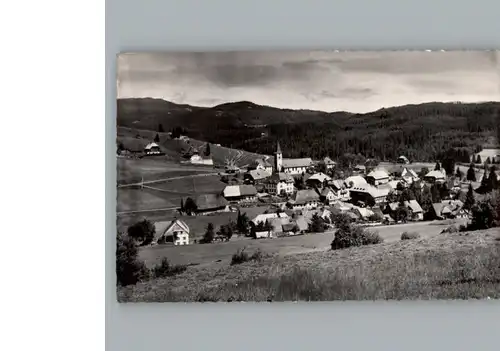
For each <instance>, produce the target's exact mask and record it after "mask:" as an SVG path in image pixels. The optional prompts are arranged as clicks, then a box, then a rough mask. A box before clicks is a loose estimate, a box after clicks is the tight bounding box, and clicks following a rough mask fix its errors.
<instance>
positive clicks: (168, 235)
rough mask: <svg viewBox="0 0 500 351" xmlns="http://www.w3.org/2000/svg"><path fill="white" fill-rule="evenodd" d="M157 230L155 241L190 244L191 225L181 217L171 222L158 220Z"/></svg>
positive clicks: (159, 242)
mask: <svg viewBox="0 0 500 351" xmlns="http://www.w3.org/2000/svg"><path fill="white" fill-rule="evenodd" d="M155 231H156V238H155V242H157V243H158V244H166V243H171V244H174V245H189V227H188V225H187V224H186V223H185V222H183V221H181V220H180V219H175V220H173V221H171V222H157V223H155Z"/></svg>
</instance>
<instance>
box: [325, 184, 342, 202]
mask: <svg viewBox="0 0 500 351" xmlns="http://www.w3.org/2000/svg"><path fill="white" fill-rule="evenodd" d="M321 198H322V200H326V201H328V203H331V202H332V201H335V200H338V199H339V197H338V196H337V194H336V192H335V191H333V189H332V188H330V187H325V188H323V190H322V191H321Z"/></svg>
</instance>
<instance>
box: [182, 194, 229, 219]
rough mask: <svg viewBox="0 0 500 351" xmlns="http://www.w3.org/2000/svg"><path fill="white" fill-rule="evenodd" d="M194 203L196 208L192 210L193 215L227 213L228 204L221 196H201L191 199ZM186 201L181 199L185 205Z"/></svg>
mask: <svg viewBox="0 0 500 351" xmlns="http://www.w3.org/2000/svg"><path fill="white" fill-rule="evenodd" d="M191 199H192V200H193V201H194V203H195V205H196V208H195V209H193V214H194V215H206V214H210V213H217V212H228V211H229V202H228V201H227V200H226V199H225V198H224V197H223V196H222V194H201V195H198V196H196V197H191ZM186 200H187V198H186V199H183V202H184V204H186Z"/></svg>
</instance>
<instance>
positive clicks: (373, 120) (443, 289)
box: [110, 50, 500, 303]
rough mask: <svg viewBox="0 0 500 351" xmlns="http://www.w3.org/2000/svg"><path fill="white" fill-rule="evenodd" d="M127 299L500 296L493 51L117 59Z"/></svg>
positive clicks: (498, 118) (499, 166) (120, 261)
mask: <svg viewBox="0 0 500 351" xmlns="http://www.w3.org/2000/svg"><path fill="white" fill-rule="evenodd" d="M116 79H117V106H116V107H117V116H116V130H117V135H116V162H117V179H116V187H117V199H116V200H117V205H116V206H117V207H116V224H117V230H116V233H113V234H110V235H116V238H117V240H116V278H117V287H116V288H117V297H118V301H119V302H222V303H227V302H284V301H337V300H437V299H498V298H499V297H500V229H499V227H500V198H499V195H500V194H499V192H500V143H499V140H498V139H499V132H500V129H499V125H500V52H498V51H494V50H483V51H479V50H478V51H473V50H469V51H467V50H463V51H446V50H415V51H413V50H406V51H340V50H312V51H291V50H290V51H219V52H209V51H207V52H137V53H122V54H119V55H118V56H117V78H116Z"/></svg>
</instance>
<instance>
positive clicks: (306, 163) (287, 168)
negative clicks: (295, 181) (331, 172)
mask: <svg viewBox="0 0 500 351" xmlns="http://www.w3.org/2000/svg"><path fill="white" fill-rule="evenodd" d="M274 163H275V171H276V172H284V173H287V174H291V175H299V174H304V173H306V172H307V169H308V168H309V167H312V166H313V161H312V159H311V158H310V157H306V158H283V153H282V152H281V147H280V143H279V142H278V145H277V147H276V152H275V158H274Z"/></svg>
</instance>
